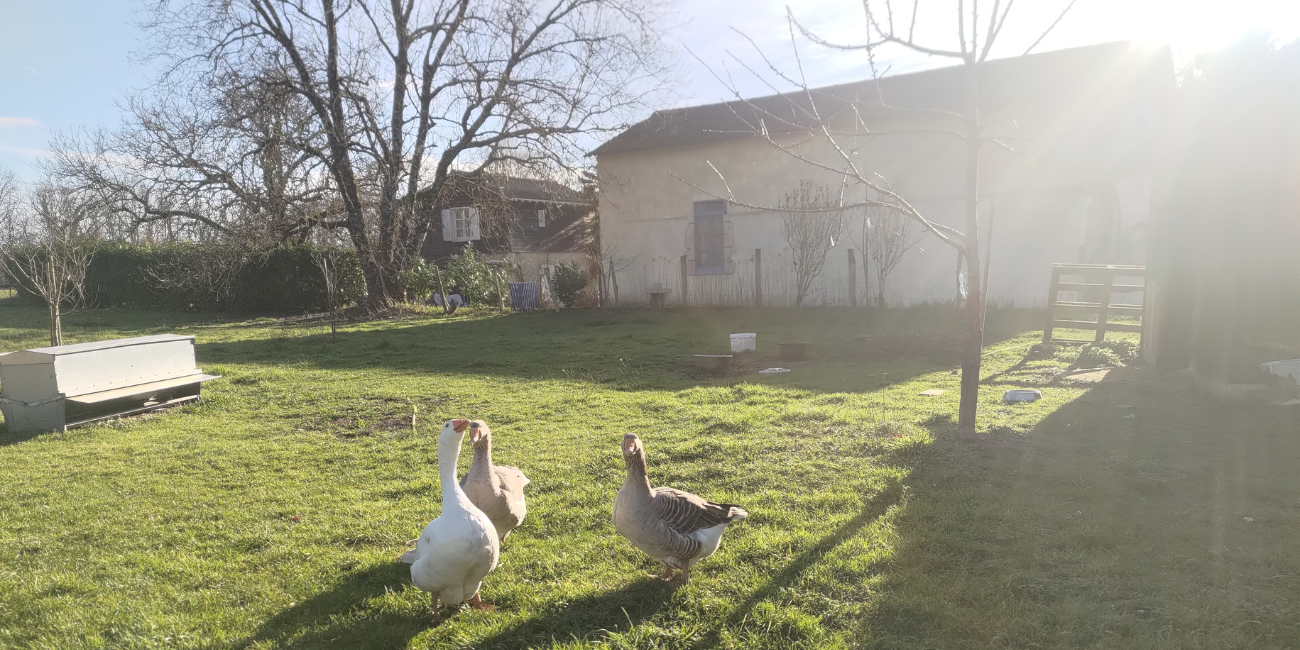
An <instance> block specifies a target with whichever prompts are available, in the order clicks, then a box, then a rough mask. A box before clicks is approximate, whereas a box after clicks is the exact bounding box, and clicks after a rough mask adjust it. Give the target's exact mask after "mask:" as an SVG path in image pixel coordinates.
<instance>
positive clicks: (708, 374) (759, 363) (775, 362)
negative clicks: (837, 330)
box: [682, 353, 815, 379]
mask: <svg viewBox="0 0 1300 650" xmlns="http://www.w3.org/2000/svg"><path fill="white" fill-rule="evenodd" d="M686 363H687V364H691V365H688V366H686V368H685V369H684V370H683V371H682V374H684V375H686V376H687V377H690V378H691V379H718V378H724V377H744V376H746V375H757V374H758V371H760V370H765V369H767V368H789V369H790V371H791V372H799V369H800V368H806V367H808V366H811V365H813V364H814V363H815V362H814V361H812V360H807V359H805V360H802V361H782V360H781V359H780V358H778V357H774V356H761V355H757V354H753V353H743V354H738V355H736V356H734V357H732V359H731V368H730V369H728V370H727V371H726V372H716V371H711V370H704V369H701V368H696V367H695V366H694V362H692V361H689V360H688V361H687V362H686Z"/></svg>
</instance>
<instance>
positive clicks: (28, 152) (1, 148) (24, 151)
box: [0, 144, 50, 158]
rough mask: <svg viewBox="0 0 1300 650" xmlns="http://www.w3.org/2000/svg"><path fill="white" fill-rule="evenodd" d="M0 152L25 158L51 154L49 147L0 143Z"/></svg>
mask: <svg viewBox="0 0 1300 650" xmlns="http://www.w3.org/2000/svg"><path fill="white" fill-rule="evenodd" d="M0 153H7V154H13V155H15V156H21V157H24V158H39V157H41V156H48V155H50V151H49V150H48V149H36V148H34V147H15V146H12V145H7V144H0Z"/></svg>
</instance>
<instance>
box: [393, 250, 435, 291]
mask: <svg viewBox="0 0 1300 650" xmlns="http://www.w3.org/2000/svg"><path fill="white" fill-rule="evenodd" d="M402 284H404V285H406V294H407V295H408V296H409V297H410V298H411V299H412V300H415V301H417V302H425V301H427V300H428V299H429V296H430V295H431V294H432V293H433V292H434V291H437V290H438V277H437V275H435V274H434V271H433V265H431V264H429V263H428V262H426V261H424V258H423V257H417V258H415V261H414V262H412V263H411V265H410V266H408V267H407V268H406V270H405V271H402Z"/></svg>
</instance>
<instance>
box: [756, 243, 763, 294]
mask: <svg viewBox="0 0 1300 650" xmlns="http://www.w3.org/2000/svg"><path fill="white" fill-rule="evenodd" d="M754 306H755V307H762V306H763V249H761V248H755V249H754Z"/></svg>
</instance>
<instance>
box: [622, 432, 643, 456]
mask: <svg viewBox="0 0 1300 650" xmlns="http://www.w3.org/2000/svg"><path fill="white" fill-rule="evenodd" d="M640 448H641V439H640V438H638V437H637V436H636V434H634V433H629V434H627V435H625V436H623V453H624V454H634V453H636V452H637V450H639V449H640Z"/></svg>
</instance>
